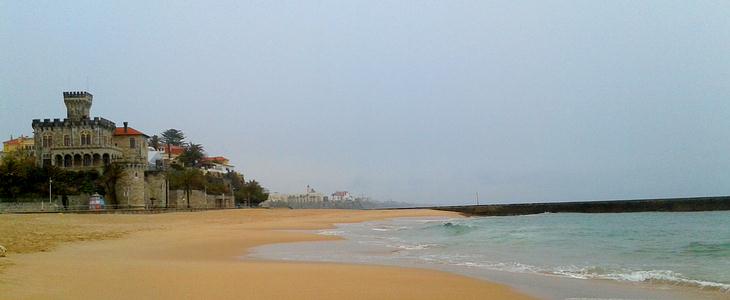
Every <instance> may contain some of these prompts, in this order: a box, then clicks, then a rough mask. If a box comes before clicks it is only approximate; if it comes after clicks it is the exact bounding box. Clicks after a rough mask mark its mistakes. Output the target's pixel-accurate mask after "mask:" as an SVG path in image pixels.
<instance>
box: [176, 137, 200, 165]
mask: <svg viewBox="0 0 730 300" xmlns="http://www.w3.org/2000/svg"><path fill="white" fill-rule="evenodd" d="M203 157H205V150H203V145H201V144H195V143H188V144H187V146H185V149H184V150H183V153H182V154H180V157H178V160H180V161H181V162H182V163H183V165H185V166H186V167H195V166H196V165H197V164H198V163H200V160H202V159H203Z"/></svg>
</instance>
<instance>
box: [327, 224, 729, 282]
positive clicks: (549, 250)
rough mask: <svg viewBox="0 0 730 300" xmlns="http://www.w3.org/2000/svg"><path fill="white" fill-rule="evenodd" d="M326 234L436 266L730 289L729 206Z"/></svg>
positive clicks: (371, 227)
mask: <svg viewBox="0 0 730 300" xmlns="http://www.w3.org/2000/svg"><path fill="white" fill-rule="evenodd" d="M320 234H335V235H340V236H343V237H345V238H348V239H351V240H355V241H357V242H358V243H362V244H369V245H374V246H381V247H385V248H389V249H392V251H391V254H390V255H391V256H394V257H398V258H409V259H415V260H420V261H422V262H424V263H431V264H448V265H459V266H467V267H473V268H486V269H494V270H502V271H510V272H526V273H538V274H546V275H555V276H564V277H571V278H580V279H611V280H617V281H631V282H654V283H666V284H672V285H686V286H695V287H701V288H712V289H718V290H721V291H725V292H730V212H691V213H624V214H569V213H558V214H539V215H528V216H507V217H472V218H461V219H435V220H417V219H399V220H393V221H387V222H370V223H360V224H348V225H344V226H341V227H339V228H338V230H335V231H322V232H320Z"/></svg>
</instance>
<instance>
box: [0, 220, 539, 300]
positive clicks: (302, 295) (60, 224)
mask: <svg viewBox="0 0 730 300" xmlns="http://www.w3.org/2000/svg"><path fill="white" fill-rule="evenodd" d="M437 215H449V216H454V214H452V213H448V212H439V211H431V210H389V211H345V210H278V209H276V210H226V211H209V212H193V213H171V214H161V215H73V214H46V215H0V245H4V246H6V247H7V248H8V251H9V252H8V257H6V258H0V299H528V297H526V296H523V295H521V294H519V293H517V292H515V291H513V290H511V289H510V288H509V287H506V286H502V285H497V284H493V283H489V282H486V281H482V280H477V279H473V278H469V277H464V276H460V275H455V274H451V273H445V272H439V271H432V270H421V269H408V268H397V267H383V266H365V265H348V264H330V263H296V262H277V261H258V260H250V259H241V258H240V257H241V256H243V255H245V254H246V251H247V250H246V249H248V248H250V247H254V246H258V245H263V244H271V243H284V242H296V241H314V240H328V239H336V237H332V236H322V235H315V234H309V233H304V232H295V231H287V230H291V229H325V228H332V227H333V224H335V223H348V222H363V221H368V220H376V219H384V218H395V217H409V216H437Z"/></svg>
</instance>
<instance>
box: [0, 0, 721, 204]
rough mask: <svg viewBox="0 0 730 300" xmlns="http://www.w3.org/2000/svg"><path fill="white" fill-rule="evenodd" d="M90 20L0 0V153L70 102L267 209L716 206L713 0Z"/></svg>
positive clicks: (137, 10)
mask: <svg viewBox="0 0 730 300" xmlns="http://www.w3.org/2000/svg"><path fill="white" fill-rule="evenodd" d="M101 2H102V1H88V2H77V1H48V2H39V1H1V2H0V135H1V136H2V137H3V139H7V138H8V137H9V136H10V135H11V134H12V135H15V136H17V135H19V134H21V133H22V134H32V129H31V120H32V119H34V118H60V117H65V108H64V106H63V99H62V95H61V92H62V91H65V90H82V89H87V88H88V90H89V91H90V92H91V93H93V94H94V106H93V108H92V115H93V116H101V117H105V118H107V119H110V120H113V121H115V122H116V123H117V124H121V123H122V122H123V121H129V122H130V126H132V127H134V128H136V129H139V130H141V131H143V132H145V133H147V134H149V135H152V134H157V133H159V132H161V131H162V130H164V129H167V128H178V129H181V130H183V131H184V132H185V133H186V134H187V136H188V137H189V140H190V141H193V142H196V143H202V144H203V145H204V146H205V148H206V150H207V151H208V153H209V154H211V155H224V156H227V157H229V158H231V159H232V162H233V163H234V164H235V165H237V166H238V167H239V169H240V170H241V171H242V172H243V173H244V174H245V175H246V176H247V178H249V179H251V178H254V179H257V180H259V181H260V182H262V183H263V185H264V186H266V187H267V188H269V189H271V190H272V191H277V192H299V191H303V190H304V186H306V185H307V184H310V185H312V186H313V187H315V188H317V189H318V190H322V191H325V192H332V191H334V190H349V191H352V192H356V193H358V194H360V193H365V194H367V195H371V196H373V197H376V198H379V199H383V200H387V199H393V200H401V201H409V202H414V203H424V204H426V203H449V204H455V203H468V202H472V201H473V199H474V193H475V192H477V191H479V192H480V195H481V199H482V201H483V202H492V203H498V202H527V201H566V200H583V199H621V198H642V197H672V196H702V195H721V194H722V195H728V194H730V2H728V1H667V0H662V1H603V2H601V1H500V2H494V1H440V2H435V1H392V2H391V1H250V2H245V1H230V2H223V1H200V2H185V3H181V2H182V1H172V2H170V3H163V2H152V3H147V2H148V1H138V2H137V1H119V2H118V3H101ZM178 2H180V3H178Z"/></svg>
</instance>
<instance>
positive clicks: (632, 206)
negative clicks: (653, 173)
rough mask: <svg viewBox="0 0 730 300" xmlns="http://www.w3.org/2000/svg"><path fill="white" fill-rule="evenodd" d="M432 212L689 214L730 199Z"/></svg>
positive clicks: (721, 206)
mask: <svg viewBox="0 0 730 300" xmlns="http://www.w3.org/2000/svg"><path fill="white" fill-rule="evenodd" d="M431 208H432V209H437V210H445V211H454V212H459V213H462V214H465V215H477V216H512V215H530V214H541V213H626V212H650V211H660V212H688V211H717V210H730V196H722V197H696V198H666V199H639V200H611V201H579V202H553V203H520V204H492V205H463V206H440V207H431Z"/></svg>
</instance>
